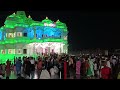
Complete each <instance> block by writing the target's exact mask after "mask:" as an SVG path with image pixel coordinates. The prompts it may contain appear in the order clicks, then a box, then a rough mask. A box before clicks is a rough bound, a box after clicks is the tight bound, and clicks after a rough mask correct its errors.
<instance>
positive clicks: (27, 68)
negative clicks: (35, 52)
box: [25, 58, 31, 77]
mask: <svg viewBox="0 0 120 90" xmlns="http://www.w3.org/2000/svg"><path fill="white" fill-rule="evenodd" d="M30 66H31V63H30V61H29V58H27V59H26V63H25V77H30Z"/></svg>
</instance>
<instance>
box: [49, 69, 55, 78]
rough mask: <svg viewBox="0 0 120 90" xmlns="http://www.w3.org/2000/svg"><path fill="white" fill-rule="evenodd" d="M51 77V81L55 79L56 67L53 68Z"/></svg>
mask: <svg viewBox="0 0 120 90" xmlns="http://www.w3.org/2000/svg"><path fill="white" fill-rule="evenodd" d="M50 75H51V79H55V69H54V67H51V69H50Z"/></svg>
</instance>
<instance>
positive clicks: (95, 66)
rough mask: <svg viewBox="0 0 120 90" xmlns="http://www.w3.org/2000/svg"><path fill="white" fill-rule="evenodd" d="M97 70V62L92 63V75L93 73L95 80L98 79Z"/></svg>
mask: <svg viewBox="0 0 120 90" xmlns="http://www.w3.org/2000/svg"><path fill="white" fill-rule="evenodd" d="M97 72H98V68H97V62H96V61H95V62H94V73H95V78H98V73H97Z"/></svg>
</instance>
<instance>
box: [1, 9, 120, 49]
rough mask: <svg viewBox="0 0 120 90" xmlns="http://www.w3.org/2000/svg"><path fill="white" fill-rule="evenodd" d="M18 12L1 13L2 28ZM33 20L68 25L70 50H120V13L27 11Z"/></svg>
mask: <svg viewBox="0 0 120 90" xmlns="http://www.w3.org/2000/svg"><path fill="white" fill-rule="evenodd" d="M13 12H16V11H1V12H0V26H2V25H3V23H4V21H5V19H6V17H7V16H8V15H10V14H12V13H13ZM26 15H27V16H28V15H31V17H32V18H33V20H36V21H41V20H43V19H45V17H46V16H47V17H48V18H49V19H51V20H53V21H56V20H58V19H59V20H60V21H61V22H64V23H66V25H67V27H68V31H69V34H68V35H69V36H68V40H69V49H70V51H72V50H81V49H83V48H119V47H120V43H119V42H120V33H119V31H120V12H112V11H108V12H105V11H97V12H95V11H80V10H68V11H67V10H64V11H62V10H61V11H59V10H58V11H57V10H56V11H55V10H53V11H52V10H51V11H50V10H47V11H43V10H42V11H26Z"/></svg>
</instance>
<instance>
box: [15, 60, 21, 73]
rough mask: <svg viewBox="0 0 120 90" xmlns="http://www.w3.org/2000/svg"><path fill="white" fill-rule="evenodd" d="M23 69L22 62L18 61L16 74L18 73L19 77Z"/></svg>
mask: <svg viewBox="0 0 120 90" xmlns="http://www.w3.org/2000/svg"><path fill="white" fill-rule="evenodd" d="M21 67H22V63H21V60H17V61H16V73H17V75H18V74H21Z"/></svg>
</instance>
